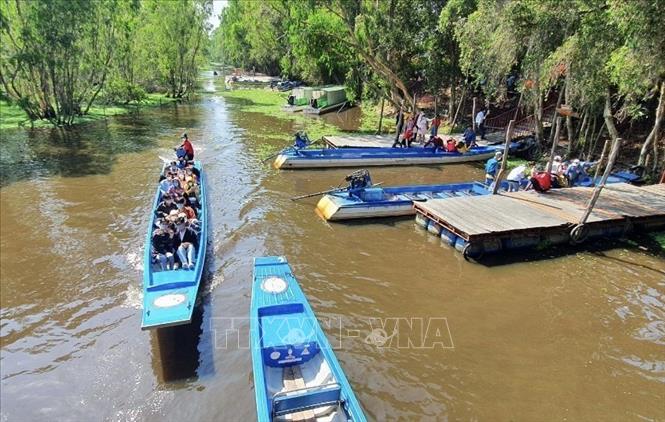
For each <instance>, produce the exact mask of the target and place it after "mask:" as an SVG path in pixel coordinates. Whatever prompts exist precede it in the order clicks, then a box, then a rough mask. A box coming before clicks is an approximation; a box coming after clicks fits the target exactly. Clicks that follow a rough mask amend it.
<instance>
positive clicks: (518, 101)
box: [513, 91, 524, 120]
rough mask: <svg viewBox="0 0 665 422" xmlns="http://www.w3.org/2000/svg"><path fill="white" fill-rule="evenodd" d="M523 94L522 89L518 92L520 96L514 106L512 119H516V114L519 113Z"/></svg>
mask: <svg viewBox="0 0 665 422" xmlns="http://www.w3.org/2000/svg"><path fill="white" fill-rule="evenodd" d="M523 95H524V91H522V92H520V98H519V99H518V100H517V107H515V115H514V116H513V120H517V115H518V114H519V113H520V107H521V106H522V96H523Z"/></svg>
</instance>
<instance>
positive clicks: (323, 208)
mask: <svg viewBox="0 0 665 422" xmlns="http://www.w3.org/2000/svg"><path fill="white" fill-rule="evenodd" d="M489 193H490V191H489V190H487V187H486V186H485V185H484V184H482V183H480V182H464V183H448V184H443V185H409V186H390V187H367V188H360V189H345V190H342V191H338V192H331V193H329V194H327V195H324V196H323V197H322V198H321V200H319V203H318V204H317V205H316V209H317V210H318V212H319V213H320V214H321V215H322V216H323V218H325V219H326V220H349V219H356V218H378V217H397V216H402V215H413V214H415V213H416V212H415V210H414V209H413V202H414V201H427V200H428V199H443V198H451V197H457V196H476V195H487V194H489Z"/></svg>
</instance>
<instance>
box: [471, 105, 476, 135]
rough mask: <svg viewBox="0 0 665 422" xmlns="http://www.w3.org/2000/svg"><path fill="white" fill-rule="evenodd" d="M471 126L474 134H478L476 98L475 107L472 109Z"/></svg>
mask: <svg viewBox="0 0 665 422" xmlns="http://www.w3.org/2000/svg"><path fill="white" fill-rule="evenodd" d="M471 110H472V111H471V125H472V127H473V132H474V133H475V132H476V97H473V107H472V108H471Z"/></svg>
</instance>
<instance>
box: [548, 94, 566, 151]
mask: <svg viewBox="0 0 665 422" xmlns="http://www.w3.org/2000/svg"><path fill="white" fill-rule="evenodd" d="M563 92H564V89H563V88H561V89H560V91H559V97H558V98H557V100H556V107H554V112H555V116H556V113H558V111H557V110H558V109H559V107H561V102H562V101H563ZM555 120H556V118H554V119H553V120H552V127H551V128H550V139H549V141H550V144H551V143H552V142H553V141H554V121H555Z"/></svg>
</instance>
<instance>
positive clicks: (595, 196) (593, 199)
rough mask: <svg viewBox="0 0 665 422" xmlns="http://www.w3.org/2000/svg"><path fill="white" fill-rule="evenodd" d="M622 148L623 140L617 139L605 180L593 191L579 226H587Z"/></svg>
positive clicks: (606, 169)
mask: <svg viewBox="0 0 665 422" xmlns="http://www.w3.org/2000/svg"><path fill="white" fill-rule="evenodd" d="M620 146H621V138H615V139H614V142H613V143H612V152H611V153H610V158H609V159H608V160H607V167H606V168H605V173H603V178H602V179H601V180H600V184H599V185H598V186H596V188H595V189H594V190H593V195H591V199H590V200H589V203H588V204H587V207H586V210H585V211H584V214H583V215H582V218H581V219H580V222H579V224H578V225H580V226H581V225H583V224H585V223H586V221H587V219H588V218H589V215H591V212H592V211H593V207H594V206H595V205H596V201H597V200H598V197H599V196H600V192H601V191H602V190H603V188H604V187H605V183H606V182H607V178H608V177H609V176H610V173H611V172H612V166H614V161H615V160H616V158H617V155H619V147H620Z"/></svg>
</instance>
